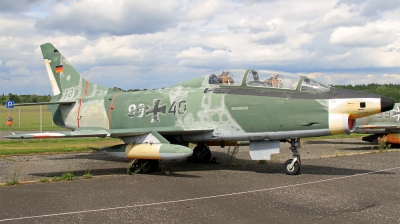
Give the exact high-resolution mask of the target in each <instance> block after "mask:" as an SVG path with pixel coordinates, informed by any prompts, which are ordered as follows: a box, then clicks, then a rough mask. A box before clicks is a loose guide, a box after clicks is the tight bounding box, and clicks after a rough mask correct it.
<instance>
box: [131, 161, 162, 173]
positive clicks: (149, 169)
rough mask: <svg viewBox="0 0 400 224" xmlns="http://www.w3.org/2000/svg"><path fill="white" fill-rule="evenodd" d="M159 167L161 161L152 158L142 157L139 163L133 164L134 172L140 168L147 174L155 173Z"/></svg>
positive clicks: (140, 171) (141, 171)
mask: <svg viewBox="0 0 400 224" xmlns="http://www.w3.org/2000/svg"><path fill="white" fill-rule="evenodd" d="M158 168H159V161H158V160H151V159H140V160H139V161H138V162H137V163H135V164H133V165H132V169H131V171H132V172H135V171H136V170H138V169H139V173H142V174H146V173H154V172H156V171H157V170H158Z"/></svg>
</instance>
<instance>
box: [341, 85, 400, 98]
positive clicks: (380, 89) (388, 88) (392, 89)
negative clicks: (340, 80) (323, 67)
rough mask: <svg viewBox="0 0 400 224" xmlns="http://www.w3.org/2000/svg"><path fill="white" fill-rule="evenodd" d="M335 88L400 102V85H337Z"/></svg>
mask: <svg viewBox="0 0 400 224" xmlns="http://www.w3.org/2000/svg"><path fill="white" fill-rule="evenodd" d="M333 87H336V88H341V89H351V90H357V91H362V92H368V93H375V94H379V95H382V96H387V97H390V98H392V99H394V101H395V102H400V84H368V85H355V86H353V85H336V86H333Z"/></svg>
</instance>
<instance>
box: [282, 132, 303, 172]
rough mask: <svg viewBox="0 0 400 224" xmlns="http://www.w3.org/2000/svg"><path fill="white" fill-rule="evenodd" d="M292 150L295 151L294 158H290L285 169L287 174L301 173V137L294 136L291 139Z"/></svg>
mask: <svg viewBox="0 0 400 224" xmlns="http://www.w3.org/2000/svg"><path fill="white" fill-rule="evenodd" d="M287 142H289V143H290V148H289V149H290V150H291V151H292V152H293V159H289V160H287V161H286V162H285V165H284V169H285V173H286V174H287V175H297V174H300V166H301V160H300V153H299V152H298V151H297V149H299V148H300V147H301V146H300V138H292V139H290V141H287Z"/></svg>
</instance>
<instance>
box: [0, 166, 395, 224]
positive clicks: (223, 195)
mask: <svg viewBox="0 0 400 224" xmlns="http://www.w3.org/2000/svg"><path fill="white" fill-rule="evenodd" d="M399 168H400V167H393V168H389V169H383V170H377V171H371V172H367V173H360V174H354V175H349V176H343V177H335V178H330V179H325V180H316V181H311V182H306V183H300V184H291V185H286V186H279V187H271V188H264V189H259V190H251V191H241V192H236V193H228V194H220V195H213V196H204V197H198V198H187V199H181V200H174V201H163V202H155V203H148V204H141V205H127V206H121V207H112V208H100V209H92V210H84V211H76V212H63V213H54V214H48V215H36V216H25V217H19V218H9V219H1V220H0V222H5V221H15V220H23V219H33V218H45V217H53V216H62V215H73V214H81V213H90V212H101V211H110V210H118V209H126V208H140V207H148V206H155V205H165V204H173V203H180V202H190V201H199V200H205V199H212V198H221V197H228V196H235V195H242V194H250V193H256V192H263V191H272V190H279V189H285V188H290V187H299V186H304V185H311V184H318V183H323V182H328V181H334V180H342V179H348V178H352V177H359V176H365V175H368V174H374V173H379V172H384V171H390V170H396V169H399Z"/></svg>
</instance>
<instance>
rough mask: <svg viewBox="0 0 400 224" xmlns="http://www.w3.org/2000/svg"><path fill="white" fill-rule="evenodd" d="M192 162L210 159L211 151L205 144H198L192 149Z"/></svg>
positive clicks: (202, 161)
mask: <svg viewBox="0 0 400 224" xmlns="http://www.w3.org/2000/svg"><path fill="white" fill-rule="evenodd" d="M192 158H193V162H195V163H208V162H209V161H210V159H211V151H210V148H209V147H208V146H207V145H204V144H198V145H197V146H196V147H194V149H193V155H192Z"/></svg>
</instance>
